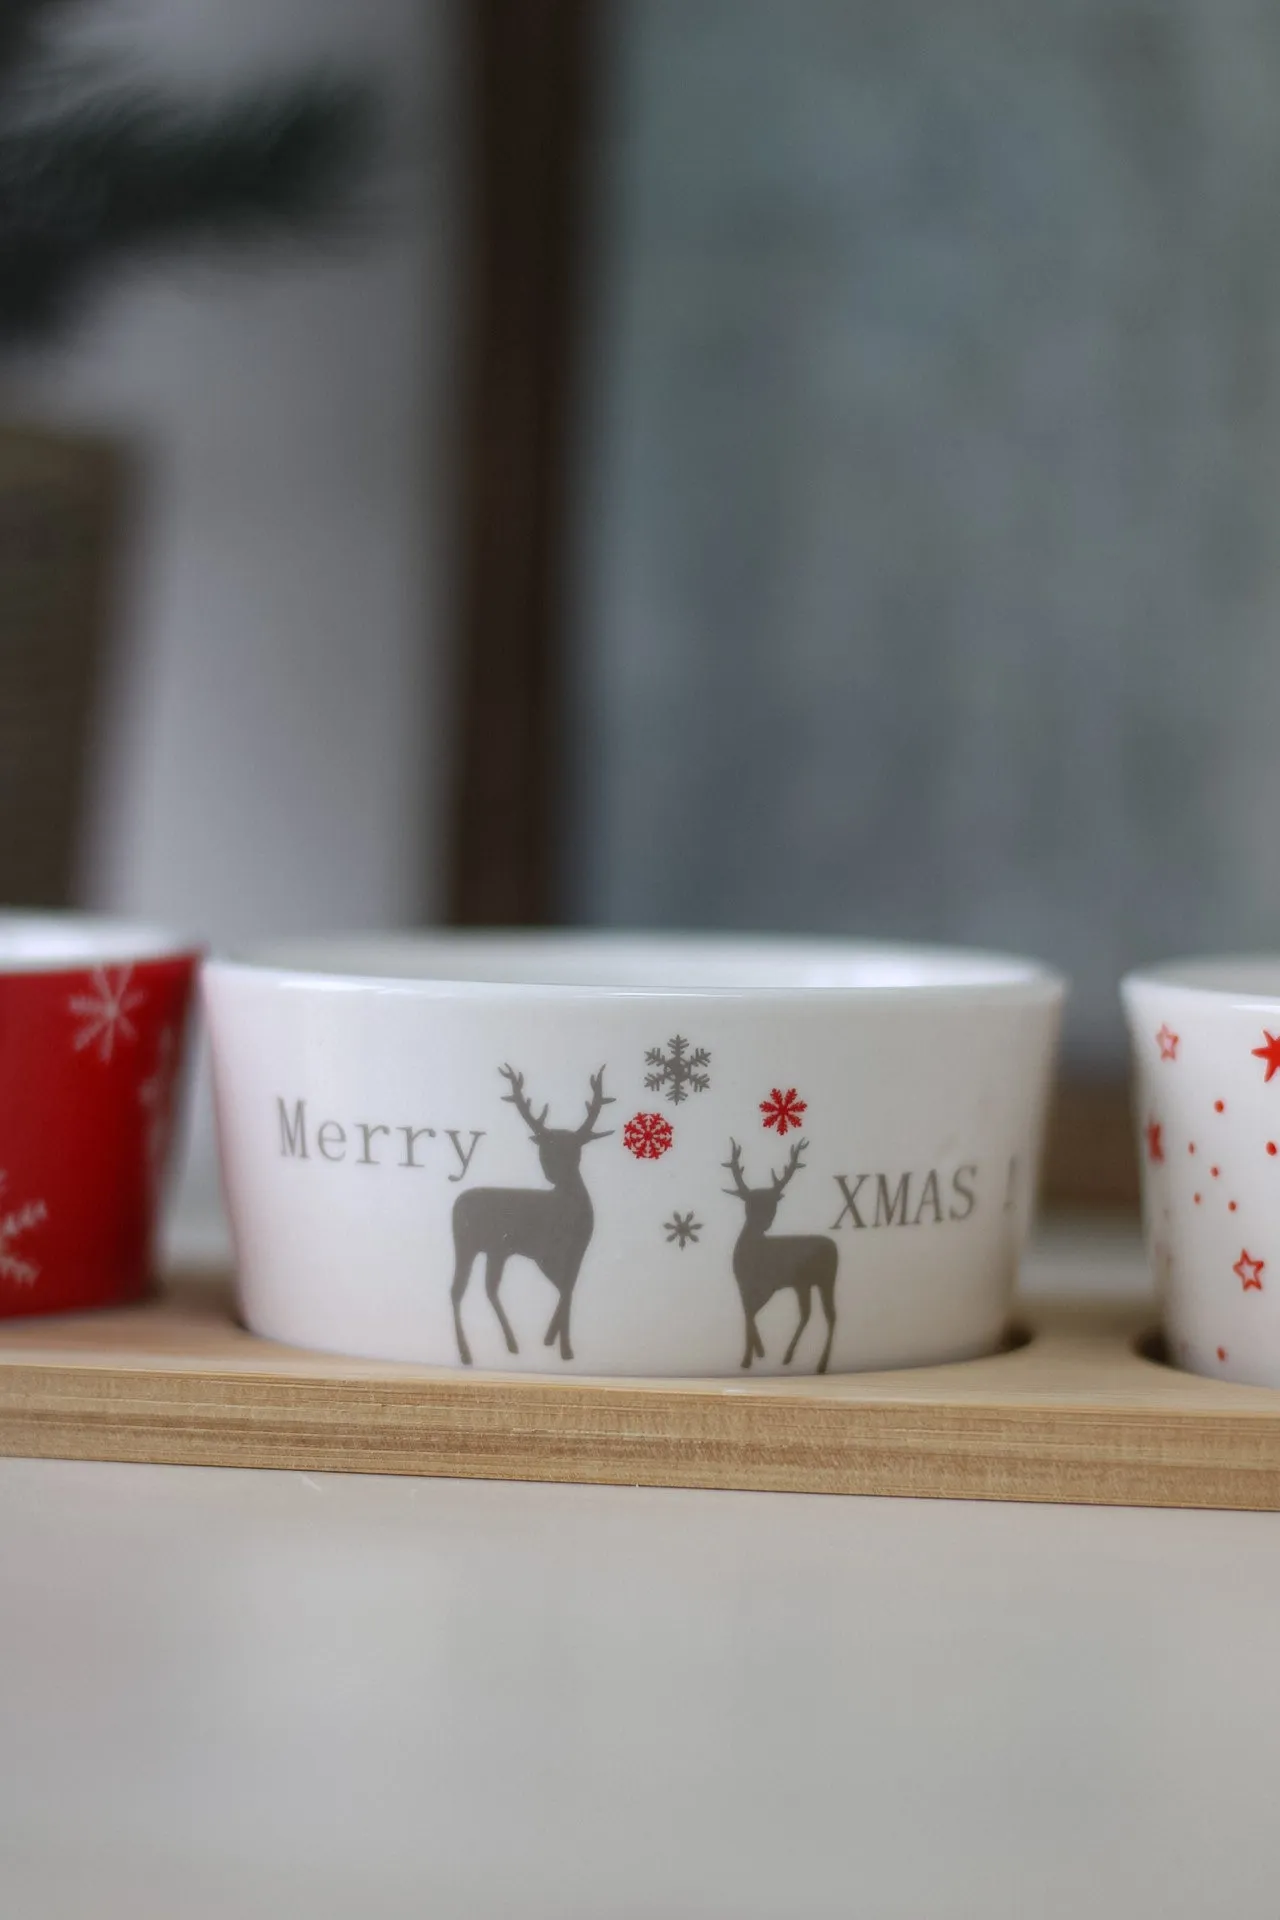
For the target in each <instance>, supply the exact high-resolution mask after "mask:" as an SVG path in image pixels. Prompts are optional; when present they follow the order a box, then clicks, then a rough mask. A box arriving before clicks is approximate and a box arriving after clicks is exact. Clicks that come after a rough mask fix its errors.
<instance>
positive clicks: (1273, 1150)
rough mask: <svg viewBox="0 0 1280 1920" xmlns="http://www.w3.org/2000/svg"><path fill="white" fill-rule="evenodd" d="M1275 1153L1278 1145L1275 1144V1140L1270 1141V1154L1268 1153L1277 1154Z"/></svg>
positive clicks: (1268, 1146) (1268, 1144)
mask: <svg viewBox="0 0 1280 1920" xmlns="http://www.w3.org/2000/svg"><path fill="white" fill-rule="evenodd" d="M1275 1151H1276V1143H1275V1141H1274V1140H1268V1142H1267V1152H1268V1153H1275Z"/></svg>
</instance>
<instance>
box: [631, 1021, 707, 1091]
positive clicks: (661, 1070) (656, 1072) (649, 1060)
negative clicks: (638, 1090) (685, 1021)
mask: <svg viewBox="0 0 1280 1920" xmlns="http://www.w3.org/2000/svg"><path fill="white" fill-rule="evenodd" d="M667 1045H668V1047H669V1048H670V1049H671V1051H670V1053H664V1052H663V1051H662V1048H661V1047H650V1048H649V1051H648V1052H647V1053H646V1054H645V1057H644V1058H645V1065H646V1066H649V1067H652V1068H653V1072H652V1073H647V1074H646V1075H645V1077H644V1083H645V1085H646V1087H648V1088H649V1090H650V1091H651V1092H652V1093H659V1092H662V1091H665V1093H666V1096H667V1099H668V1100H673V1101H674V1102H675V1104H676V1106H679V1105H680V1102H681V1101H682V1100H687V1099H688V1098H689V1095H690V1093H705V1092H706V1091H707V1088H708V1087H709V1086H710V1085H711V1076H710V1075H709V1074H708V1073H705V1072H704V1071H703V1069H704V1068H706V1067H709V1066H710V1065H711V1055H710V1054H709V1053H708V1052H707V1050H706V1048H705V1047H694V1048H693V1050H692V1051H690V1047H689V1042H688V1041H687V1040H686V1039H685V1037H684V1035H683V1034H680V1033H677V1034H674V1035H673V1036H672V1038H671V1039H670V1040H668V1042H667Z"/></svg>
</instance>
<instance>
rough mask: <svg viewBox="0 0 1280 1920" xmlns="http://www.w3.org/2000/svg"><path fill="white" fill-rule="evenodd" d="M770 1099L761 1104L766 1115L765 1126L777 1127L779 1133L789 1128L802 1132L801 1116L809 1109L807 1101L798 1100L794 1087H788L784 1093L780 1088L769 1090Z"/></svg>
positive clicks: (761, 1109)
mask: <svg viewBox="0 0 1280 1920" xmlns="http://www.w3.org/2000/svg"><path fill="white" fill-rule="evenodd" d="M769 1092H770V1096H771V1097H770V1098H769V1099H768V1100H762V1101H761V1102H760V1111H761V1113H762V1114H763V1115H764V1121H763V1123H762V1124H763V1125H764V1126H766V1127H776V1128H777V1129H778V1132H779V1133H785V1132H786V1130H787V1128H788V1127H794V1128H795V1130H796V1132H797V1133H799V1131H800V1115H801V1114H802V1113H804V1112H805V1111H806V1109H807V1108H808V1105H809V1103H808V1101H807V1100H797V1099H796V1090H795V1088H794V1087H788V1088H787V1090H786V1092H785V1093H783V1092H782V1090H781V1088H780V1087H771V1088H770V1089H769Z"/></svg>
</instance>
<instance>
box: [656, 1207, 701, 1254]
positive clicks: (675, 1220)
mask: <svg viewBox="0 0 1280 1920" xmlns="http://www.w3.org/2000/svg"><path fill="white" fill-rule="evenodd" d="M662 1227H663V1231H664V1233H665V1234H666V1236H667V1240H668V1242H670V1241H673V1240H674V1242H675V1244H676V1245H677V1246H678V1247H680V1248H684V1247H686V1246H688V1244H689V1242H690V1240H692V1241H693V1242H694V1244H695V1245H696V1244H697V1239H698V1235H699V1234H700V1233H701V1232H702V1222H701V1220H695V1219H694V1217H693V1211H692V1209H690V1211H689V1212H688V1213H673V1214H672V1216H671V1218H670V1219H669V1220H664V1221H663V1223H662Z"/></svg>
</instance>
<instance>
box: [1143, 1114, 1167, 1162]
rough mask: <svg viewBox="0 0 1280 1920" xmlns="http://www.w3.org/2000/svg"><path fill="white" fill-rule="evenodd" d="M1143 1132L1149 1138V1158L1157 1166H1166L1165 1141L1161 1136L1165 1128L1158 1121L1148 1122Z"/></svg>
mask: <svg viewBox="0 0 1280 1920" xmlns="http://www.w3.org/2000/svg"><path fill="white" fill-rule="evenodd" d="M1143 1132H1144V1133H1145V1134H1146V1136H1147V1158H1148V1160H1150V1161H1151V1162H1152V1163H1153V1164H1154V1165H1156V1166H1162V1165H1163V1164H1164V1141H1163V1140H1162V1139H1161V1137H1160V1136H1161V1134H1162V1133H1163V1132H1164V1128H1163V1127H1162V1126H1161V1124H1160V1122H1159V1121H1158V1120H1148V1122H1147V1124H1146V1126H1145V1127H1144V1128H1143Z"/></svg>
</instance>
